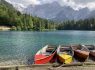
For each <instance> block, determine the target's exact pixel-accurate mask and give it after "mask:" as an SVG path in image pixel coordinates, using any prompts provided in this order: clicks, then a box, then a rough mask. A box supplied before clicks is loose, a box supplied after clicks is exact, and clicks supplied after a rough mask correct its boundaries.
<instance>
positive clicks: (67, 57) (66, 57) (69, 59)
mask: <svg viewBox="0 0 95 70" xmlns="http://www.w3.org/2000/svg"><path fill="white" fill-rule="evenodd" d="M57 57H58V62H60V63H62V64H63V63H64V64H70V63H72V62H73V58H72V56H70V55H67V54H58V56H57Z"/></svg>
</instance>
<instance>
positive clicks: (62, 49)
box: [60, 45, 73, 56]
mask: <svg viewBox="0 0 95 70" xmlns="http://www.w3.org/2000/svg"><path fill="white" fill-rule="evenodd" d="M60 53H67V54H69V55H72V54H73V52H72V50H71V47H70V46H64V45H61V47H60ZM72 56H73V55H72Z"/></svg>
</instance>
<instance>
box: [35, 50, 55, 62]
mask: <svg viewBox="0 0 95 70" xmlns="http://www.w3.org/2000/svg"><path fill="white" fill-rule="evenodd" d="M55 54H56V51H55V52H54V53H53V54H51V55H49V56H44V57H43V58H42V57H40V59H35V60H34V64H46V63H49V62H51V61H54V60H53V57H54V55H55ZM36 56H37V55H35V57H36Z"/></svg>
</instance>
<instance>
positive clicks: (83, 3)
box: [6, 0, 95, 10]
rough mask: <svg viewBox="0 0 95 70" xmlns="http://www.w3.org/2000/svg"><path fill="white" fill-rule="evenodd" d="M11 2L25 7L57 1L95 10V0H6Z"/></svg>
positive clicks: (63, 4) (78, 7)
mask: <svg viewBox="0 0 95 70" xmlns="http://www.w3.org/2000/svg"><path fill="white" fill-rule="evenodd" d="M6 1H8V2H11V3H13V4H14V3H16V4H19V5H21V6H23V7H27V6H28V5H30V4H32V5H38V4H45V3H52V2H54V1H57V2H58V3H59V4H60V5H61V6H71V7H72V8H74V9H76V10H78V9H80V8H84V7H88V8H89V9H90V10H93V9H94V10H95V0H6Z"/></svg>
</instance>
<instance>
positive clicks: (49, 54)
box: [34, 45, 56, 64]
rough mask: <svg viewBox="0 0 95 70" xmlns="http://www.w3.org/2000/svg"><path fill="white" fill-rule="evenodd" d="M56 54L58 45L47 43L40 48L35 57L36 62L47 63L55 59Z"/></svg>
mask: <svg viewBox="0 0 95 70" xmlns="http://www.w3.org/2000/svg"><path fill="white" fill-rule="evenodd" d="M55 54H56V47H55V46H53V45H46V46H45V47H43V48H42V49H41V50H39V51H38V52H37V53H36V54H35V57H34V64H46V63H49V62H51V61H53V60H54V59H53V57H54V55H55Z"/></svg>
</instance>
